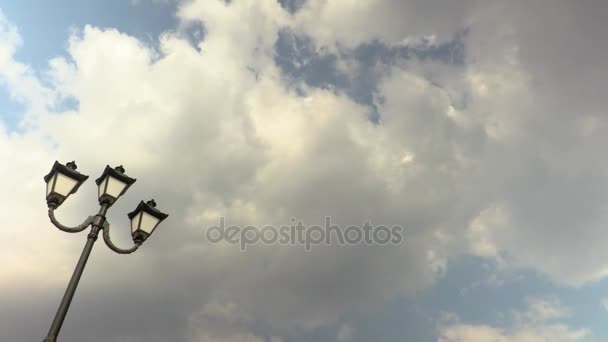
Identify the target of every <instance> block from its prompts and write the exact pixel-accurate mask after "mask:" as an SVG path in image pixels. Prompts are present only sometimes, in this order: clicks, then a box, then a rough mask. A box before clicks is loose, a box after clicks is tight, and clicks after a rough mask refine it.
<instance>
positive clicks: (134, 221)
mask: <svg viewBox="0 0 608 342" xmlns="http://www.w3.org/2000/svg"><path fill="white" fill-rule="evenodd" d="M141 213H142V212H141V211H140V212H139V213H138V214H137V215H135V216H133V218H132V219H131V233H134V232H135V231H136V230H137V227H138V226H139V218H140V217H141Z"/></svg>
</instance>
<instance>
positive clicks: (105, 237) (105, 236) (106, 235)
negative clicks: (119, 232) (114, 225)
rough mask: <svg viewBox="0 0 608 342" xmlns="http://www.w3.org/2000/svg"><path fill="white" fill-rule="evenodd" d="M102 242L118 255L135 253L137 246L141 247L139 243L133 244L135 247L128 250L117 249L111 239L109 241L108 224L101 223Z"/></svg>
mask: <svg viewBox="0 0 608 342" xmlns="http://www.w3.org/2000/svg"><path fill="white" fill-rule="evenodd" d="M103 241H105V242H106V245H107V246H108V247H109V248H110V249H111V250H113V251H114V252H116V253H118V254H131V253H133V252H135V251H136V250H137V249H138V248H139V246H141V243H137V242H136V243H135V245H134V246H133V247H131V248H129V249H122V248H120V247H117V246H116V245H115V244H114V243H113V242H112V239H110V224H109V223H108V222H104V223H103Z"/></svg>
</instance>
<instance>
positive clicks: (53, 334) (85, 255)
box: [44, 204, 108, 342]
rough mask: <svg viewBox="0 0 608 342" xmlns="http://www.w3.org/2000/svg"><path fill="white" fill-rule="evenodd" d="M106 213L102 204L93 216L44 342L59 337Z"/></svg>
mask: <svg viewBox="0 0 608 342" xmlns="http://www.w3.org/2000/svg"><path fill="white" fill-rule="evenodd" d="M107 211H108V205H106V204H103V205H102V206H101V208H99V213H98V214H97V216H95V221H93V225H92V227H91V232H90V233H89V235H88V236H87V243H86V244H85V245H84V249H83V250H82V254H81V255H80V259H79V260H78V263H77V264H76V268H75V269H74V273H73V274H72V279H70V283H69V284H68V287H67V289H66V290H65V294H64V295H63V299H62V300H61V304H59V308H58V309H57V313H56V314H55V319H54V320H53V323H52V324H51V328H50V329H49V333H48V334H47V336H46V338H45V339H44V342H56V341H57V335H59V331H60V330H61V326H62V325H63V321H64V320H65V316H66V314H67V313H68V309H69V308H70V304H71V303H72V298H74V293H75V292H76V287H77V286H78V282H79V281H80V277H81V276H82V272H83V271H84V267H85V266H86V264H87V260H89V255H91V250H92V249H93V245H94V244H95V241H96V240H97V236H98V235H99V231H100V230H101V229H102V228H103V223H104V221H105V219H106V217H105V215H106V212H107Z"/></svg>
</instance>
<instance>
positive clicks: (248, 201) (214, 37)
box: [0, 0, 608, 341]
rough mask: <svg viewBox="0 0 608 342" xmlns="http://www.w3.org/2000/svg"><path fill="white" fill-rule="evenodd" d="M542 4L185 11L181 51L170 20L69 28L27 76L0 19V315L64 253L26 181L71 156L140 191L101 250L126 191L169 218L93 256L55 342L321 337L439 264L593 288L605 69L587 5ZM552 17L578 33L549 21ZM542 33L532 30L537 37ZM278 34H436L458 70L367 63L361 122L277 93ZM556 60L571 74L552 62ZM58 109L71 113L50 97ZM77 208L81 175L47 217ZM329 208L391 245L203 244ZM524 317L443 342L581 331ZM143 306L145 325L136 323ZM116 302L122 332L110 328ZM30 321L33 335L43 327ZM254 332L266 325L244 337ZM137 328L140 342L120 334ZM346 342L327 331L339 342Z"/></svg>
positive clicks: (355, 40)
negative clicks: (60, 51)
mask: <svg viewBox="0 0 608 342" xmlns="http://www.w3.org/2000/svg"><path fill="white" fill-rule="evenodd" d="M543 4H544V5H545V6H546V7H551V9H550V10H549V11H548V12H546V13H545V12H543V13H545V15H544V16H543V17H542V18H541V19H539V18H537V17H536V16H534V15H533V14H532V13H533V11H526V10H525V9H526V7H525V6H524V5H523V2H518V1H515V2H509V4H501V5H496V4H485V3H474V2H472V1H462V2H461V1H453V2H450V3H449V4H447V5H446V4H445V3H442V4H441V5H440V4H439V3H436V2H428V1H424V2H420V1H379V0H378V1H369V2H365V3H356V2H352V1H332V2H322V1H315V0H309V1H307V2H306V3H304V4H303V5H302V7H301V8H300V9H299V10H297V11H296V12H295V13H293V14H290V13H289V12H288V11H286V10H285V9H284V8H282V7H281V5H280V4H279V3H277V2H274V1H253V0H246V1H234V2H224V1H191V2H184V3H181V4H180V8H179V11H178V13H177V14H178V16H179V18H180V19H181V20H182V24H183V25H185V26H184V27H186V26H187V25H189V24H192V23H200V24H202V25H203V26H204V28H205V36H204V39H203V40H201V41H200V42H196V44H191V42H190V41H189V40H188V39H186V38H185V33H184V32H181V31H180V30H179V29H177V30H176V31H175V32H167V33H166V34H164V35H163V36H162V37H159V41H160V43H159V46H158V47H151V46H148V45H146V44H145V43H143V42H142V41H141V40H139V39H137V38H135V37H132V36H128V35H126V34H124V33H121V32H120V31H119V30H116V29H100V28H97V27H93V26H85V27H84V28H82V29H81V30H79V31H78V32H77V33H75V34H74V35H72V36H71V37H70V38H69V41H68V45H67V54H68V56H67V57H61V58H55V59H52V60H51V61H50V62H49V66H48V70H46V71H45V72H41V73H40V75H41V76H40V75H38V74H36V73H34V72H32V71H31V70H30V69H29V68H28V67H27V66H26V65H24V64H22V63H19V62H18V61H16V60H15V58H14V53H15V50H16V49H17V48H18V46H19V44H20V38H19V35H18V33H17V30H16V28H14V26H11V25H10V24H9V23H8V22H7V21H6V20H5V19H3V18H2V17H0V66H1V67H0V79H1V80H2V82H3V84H5V85H6V86H7V88H8V89H9V92H10V94H11V95H12V96H13V97H14V98H15V99H17V100H18V101H21V102H23V103H24V104H25V105H26V108H27V113H26V114H25V116H24V121H23V123H24V127H27V130H25V131H24V132H22V133H6V132H5V130H3V131H2V134H1V135H0V157H2V158H3V160H10V161H11V163H10V167H4V168H2V169H0V176H1V177H0V182H2V183H1V184H2V188H3V189H7V190H6V191H8V192H9V193H11V194H12V197H11V201H10V202H8V201H7V203H5V207H6V208H8V210H7V212H8V214H7V215H6V216H5V217H3V220H4V222H5V223H6V226H8V227H11V228H9V229H7V230H3V231H1V232H0V236H2V238H3V241H11V242H12V243H11V244H10V246H9V247H8V248H5V249H3V250H1V251H0V256H2V257H1V258H0V266H1V267H0V275H2V276H1V277H0V279H1V280H0V288H2V289H3V291H4V292H5V293H16V294H17V295H16V296H14V297H12V298H9V297H6V298H2V299H0V302H1V303H2V306H3V307H17V306H18V305H17V303H18V302H19V301H18V300H16V299H14V298H21V297H19V296H23V295H24V293H25V292H27V290H31V289H32V288H34V289H37V291H43V292H44V291H46V292H45V293H44V294H45V295H47V297H48V296H51V297H52V295H56V296H59V295H60V292H61V290H62V287H63V286H64V284H63V280H65V279H66V278H67V277H68V275H69V272H70V270H71V266H72V263H71V260H72V259H74V258H75V255H76V254H77V253H78V249H79V248H80V245H81V243H83V240H84V237H83V236H77V237H74V236H64V235H65V234H61V233H58V232H55V231H52V230H51V229H50V228H49V227H48V226H49V224H48V223H47V219H46V218H45V212H44V210H45V208H44V200H43V198H42V197H43V196H42V193H43V191H44V190H43V189H44V187H43V184H42V181H41V176H42V175H43V174H44V173H45V172H46V171H48V170H47V168H48V167H50V165H51V164H52V162H53V161H54V160H55V159H58V160H61V161H67V160H72V159H74V160H77V161H78V162H79V165H80V170H81V171H83V172H84V173H90V174H91V175H92V176H96V174H94V173H95V172H96V171H101V170H102V168H103V166H105V163H108V164H110V165H117V164H124V165H125V168H126V169H127V173H128V174H129V175H132V176H135V177H137V178H138V179H139V180H138V183H136V185H135V186H133V187H132V189H130V190H129V193H128V194H127V196H126V197H125V198H124V199H121V201H120V202H119V203H117V204H116V206H115V207H114V208H113V209H112V213H111V214H110V221H111V223H113V224H116V227H115V228H113V230H112V231H113V233H115V234H117V237H116V240H117V243H120V244H124V245H126V244H128V243H129V238H128V232H127V231H126V223H127V221H126V218H125V217H124V216H125V215H124V213H126V212H128V211H130V210H131V209H132V208H133V207H134V205H135V204H136V203H137V202H138V201H139V199H147V198H149V197H152V196H156V199H157V202H158V203H159V208H161V209H163V210H165V211H167V212H169V213H170V214H171V216H170V218H169V219H168V220H167V221H166V222H165V223H163V226H162V227H160V228H159V231H158V232H157V233H156V234H155V236H153V237H152V238H151V239H150V240H149V241H147V242H146V245H145V246H144V247H143V248H142V250H141V252H138V253H136V254H135V255H132V256H129V257H124V256H116V255H112V254H110V253H109V252H107V251H105V250H104V249H103V248H96V249H95V255H96V261H95V263H94V264H91V265H90V266H89V269H87V274H86V277H85V279H84V280H83V284H82V289H79V291H81V292H80V293H79V295H80V296H79V298H82V299H80V300H81V301H80V302H79V304H78V303H75V307H74V308H73V310H75V312H76V313H79V315H76V314H75V316H73V317H71V322H73V323H70V324H71V327H67V326H66V328H67V330H66V331H65V334H66V340H67V339H72V340H83V339H84V338H85V337H84V336H87V338H88V340H90V341H96V340H104V341H108V340H109V341H121V340H123V341H124V340H125V339H135V340H137V338H145V339H146V340H147V341H166V340H177V341H181V340H193V341H196V340H202V341H265V340H269V339H270V340H271V341H276V340H278V339H279V337H276V336H282V333H283V332H285V331H288V330H289V329H292V328H294V327H295V328H299V329H304V330H307V329H308V330H310V329H316V328H319V327H326V326H333V325H336V324H338V323H339V322H340V318H341V317H342V316H344V315H345V314H347V313H352V312H355V311H359V310H374V309H377V308H379V307H381V306H382V305H383V304H384V303H386V302H387V301H390V300H392V299H394V298H396V297H399V296H407V295H412V294H415V293H417V291H420V290H421V289H424V288H427V287H428V286H430V285H431V284H433V283H434V282H435V281H436V279H437V278H438V276H440V275H441V274H442V272H443V271H444V270H445V268H446V267H447V264H448V263H447V260H449V258H450V257H451V256H454V255H459V254H461V253H473V254H477V255H481V256H484V257H488V258H497V259H500V261H501V264H503V265H511V266H515V267H532V268H535V269H538V270H540V271H542V272H545V273H546V274H549V275H550V276H552V277H553V278H554V279H555V280H557V281H560V282H563V283H566V284H571V285H580V284H584V283H585V282H587V281H589V280H593V279H599V278H601V277H603V276H604V275H605V274H606V264H605V262H604V261H603V260H605V259H606V258H605V257H606V256H608V255H606V253H607V252H606V251H605V248H603V245H602V241H603V240H604V238H605V237H607V235H606V233H605V229H603V228H602V225H601V223H602V222H604V221H605V210H604V209H605V208H604V203H605V199H606V198H605V193H606V192H605V191H604V190H605V189H604V188H605V186H606V166H607V164H606V163H605V162H604V161H603V160H602V159H601V158H598V157H597V156H601V152H602V146H603V145H604V144H605V142H606V141H605V137H604V134H603V132H604V131H605V128H606V127H605V126H606V120H605V117H604V116H603V114H602V113H603V112H602V106H601V104H602V100H603V99H602V98H601V96H599V95H598V91H597V89H601V84H600V83H599V82H600V80H603V79H605V77H603V76H604V75H603V72H602V71H601V70H604V69H606V68H599V69H601V70H599V71H598V68H597V66H602V65H604V64H605V62H603V61H605V60H608V59H602V58H601V56H604V55H605V53H606V49H605V47H602V46H596V45H595V44H593V43H591V42H592V41H598V40H600V39H601V37H602V35H601V32H600V33H598V31H601V27H602V26H601V24H595V23H596V22H599V23H601V21H602V17H601V15H600V14H599V13H602V10H604V8H605V7H603V6H602V4H601V3H599V2H596V3H594V2H589V7H585V9H582V7H583V6H581V7H576V6H575V5H571V4H566V3H565V2H559V3H558V4H556V5H553V4H552V5H548V3H543ZM592 5H594V6H596V7H595V10H591V9H590V8H592ZM534 6H539V5H534ZM533 8H534V10H536V11H540V10H541V9H544V7H542V6H541V7H533ZM344 13H348V14H349V15H344ZM587 15H593V16H595V15H598V16H599V18H600V19H599V20H586V19H584V18H586V16H587ZM370 18H378V19H377V20H374V22H377V23H378V25H370ZM564 20H565V21H567V22H568V21H570V22H580V21H584V22H587V21H589V23H588V24H586V25H580V26H577V25H574V24H572V25H570V26H568V27H566V28H562V27H561V26H560V25H558V24H559V23H560V22H564ZM544 24H547V25H549V27H551V28H552V30H549V33H547V36H548V38H551V39H544V37H541V36H539V34H540V33H538V32H540V30H537V29H538V28H539V27H544V26H543V25H544ZM284 28H289V29H290V30H294V31H295V32H297V33H298V34H302V35H305V36H308V37H310V39H312V40H313V41H314V42H315V43H316V44H317V46H330V47H331V46H333V47H337V46H346V47H347V48H356V47H357V46H358V45H359V44H362V43H366V42H371V41H372V40H378V41H379V42H380V44H393V45H394V44H405V43H404V42H403V40H406V43H407V42H408V41H412V39H413V40H419V39H422V38H421V37H429V36H435V37H436V38H435V39H436V40H437V41H446V40H449V39H450V38H451V37H453V36H454V35H455V34H458V33H461V32H463V31H466V32H467V33H466V35H465V36H464V37H465V38H463V39H464V42H465V46H466V58H465V61H464V65H445V63H441V62H437V61H425V60H416V61H411V60H403V61H399V62H398V63H396V64H394V65H393V64H391V65H384V66H381V67H380V68H378V69H379V70H381V74H380V75H377V76H378V77H377V84H375V86H376V88H375V90H374V92H373V95H374V96H373V105H374V106H375V107H376V109H377V111H378V115H379V120H378V122H371V121H370V120H369V119H368V113H369V110H370V108H368V107H366V105H364V104H361V103H360V102H357V101H355V100H354V99H353V98H351V97H350V96H349V95H348V94H347V93H346V92H345V91H343V90H341V89H339V88H338V89H336V88H331V87H327V88H316V87H311V86H309V85H307V84H305V83H304V82H300V81H298V80H296V81H293V80H287V79H286V77H285V75H283V74H282V72H281V68H279V67H278V66H277V65H276V60H275V58H274V57H275V54H276V51H275V49H276V42H277V39H278V37H279V34H280V32H281V30H282V29H284ZM545 32H547V31H545ZM560 37H568V39H566V40H565V41H566V42H567V44H563V46H562V44H561V42H562V40H561V38H560ZM586 37H590V38H589V39H588V40H586V39H584V38H586ZM598 37H599V38H598ZM539 42H543V44H540V43H539ZM570 44H572V46H570ZM582 51H589V52H590V53H588V54H587V53H583V52H582ZM591 52H592V53H591ZM337 56H338V58H342V57H344V56H342V55H337ZM539 56H540V57H539ZM598 56H599V57H598ZM578 58H584V59H583V61H585V62H584V63H580V64H577V65H580V70H578V71H579V72H577V70H574V69H575V68H572V67H570V63H571V62H572V61H573V60H577V59H578ZM339 62H340V63H338V65H340V66H341V67H340V70H339V71H340V72H344V73H348V72H351V71H352V70H353V69H352V64H349V63H350V62H352V61H349V60H347V59H346V57H345V59H343V60H340V61H339ZM606 70H608V69H606ZM558 71H559V72H558ZM562 72H563V73H562ZM294 82H295V84H294ZM68 98H69V99H73V100H74V101H75V102H77V104H78V105H77V106H75V107H74V108H62V106H57V103H58V102H60V101H61V100H62V99H68ZM94 196H95V190H94V188H93V186H92V184H87V185H85V186H84V187H83V188H82V190H81V191H80V193H79V194H78V195H77V196H74V197H75V198H74V199H71V200H70V201H69V202H68V203H66V205H65V207H62V208H61V209H62V210H61V215H62V219H65V220H67V221H70V222H76V221H77V220H78V218H79V215H81V214H82V213H87V214H88V212H91V211H93V210H95V201H94V198H95V197H94ZM35 203H38V204H35ZM327 215H330V216H332V218H333V219H334V221H335V222H336V223H339V224H341V225H344V226H347V225H348V224H362V223H363V222H365V221H368V220H371V221H372V222H376V223H383V224H401V225H404V226H405V227H406V240H405V242H404V244H403V245H400V246H388V247H382V248H379V247H373V246H358V247H348V248H343V247H339V246H320V247H319V248H317V249H314V251H313V253H306V252H304V251H303V250H300V249H297V248H293V247H289V246H255V247H254V248H252V249H251V250H249V251H248V252H247V254H244V253H241V252H240V251H239V250H238V248H230V246H226V245H223V244H210V243H207V242H206V241H205V240H204V229H205V227H209V226H210V225H213V224H216V223H217V219H218V217H219V216H225V217H226V218H227V220H229V221H231V223H232V224H239V225H249V224H251V225H257V226H263V225H265V224H275V225H280V224H286V223H288V222H289V218H290V217H292V216H293V217H297V218H299V219H302V220H304V221H305V222H306V223H307V224H315V223H316V224H318V223H322V222H323V219H324V217H325V216H327ZM81 216H82V218H84V216H86V215H81ZM120 226H123V227H122V228H123V229H124V230H121V229H119V227H120ZM23 232H35V233H27V234H25V235H24V234H23ZM548 241H549V243H548ZM51 246H52V247H51ZM98 247H99V246H98ZM123 258H126V259H123ZM41 264H44V265H45V267H44V268H42V267H40V266H39V265H41ZM50 270H52V271H50ZM24 284H26V285H24ZM47 288H51V289H52V291H54V293H53V294H52V295H51V294H50V293H49V292H50V290H45V289H47ZM100 292H103V293H104V295H103V296H102V295H100V294H99V293H100ZM87 295H89V297H87ZM85 298H86V299H85ZM135 303H136V305H135ZM542 303H544V304H542V305H541V304H538V303H536V304H534V303H532V304H531V306H530V310H532V311H527V314H528V313H529V314H531V315H534V316H533V317H536V318H538V319H537V322H536V323H538V324H536V325H533V326H532V325H526V324H523V323H522V324H519V323H518V324H515V325H514V326H513V327H512V329H510V328H509V329H507V330H505V329H502V328H495V327H492V326H479V325H467V324H453V325H450V326H449V327H446V329H445V330H444V331H443V335H444V337H443V338H445V339H447V340H446V341H452V340H455V341H458V340H459V339H460V340H466V341H475V340H474V338H478V339H479V338H482V337H483V336H485V337H487V338H484V339H482V340H488V338H494V339H496V340H501V339H503V340H507V339H509V340H511V339H514V340H517V339H518V338H519V339H521V340H522V341H523V340H525V338H528V340H532V341H535V340H541V341H542V340H543V339H542V338H544V339H545V340H552V341H559V339H553V337H555V338H557V336H561V338H562V340H564V341H570V340H576V339H580V338H582V337H584V336H587V335H586V332H585V331H582V330H576V329H572V328H569V327H567V326H563V325H560V324H553V323H548V321H550V320H552V319H554V318H560V317H562V316H561V315H558V313H559V312H561V311H559V310H557V309H555V308H556V305H554V304H555V303H545V302H542ZM43 304H44V305H45V309H44V310H47V309H46V305H47V304H48V303H46V302H44V303H43ZM537 304H538V305H537ZM545 304H546V305H545ZM40 305H42V304H40ZM48 305H49V306H53V304H52V303H51V304H48ZM159 305H162V307H163V308H164V309H165V312H157V310H154V308H157V307H158V306H159ZM93 307H95V308H97V310H89V309H90V308H93ZM142 308H144V309H146V310H143V312H145V313H146V314H145V315H142V314H141V313H142ZM53 309H54V307H53ZM21 310H23V308H22V309H21ZM44 310H43V311H44ZM534 310H536V311H534ZM556 310H557V311H556ZM48 311H51V310H48ZM119 311H120V312H121V315H120V316H124V315H126V316H128V317H130V318H129V319H128V320H124V321H121V320H117V319H112V318H111V317H113V316H114V314H115V313H116V312H119ZM49 315H50V314H49ZM0 317H2V316H0ZM101 317H105V318H106V319H107V320H108V321H107V323H108V324H112V326H113V327H114V329H112V332H111V334H112V336H108V335H107V334H108V329H106V328H105V327H107V326H108V324H105V327H102V326H96V325H92V324H90V323H88V324H87V322H88V321H98V320H99V319H100V318H101ZM108 317H110V318H108ZM526 317H527V316H526ZM539 317H540V318H539ZM529 318H530V317H528V318H527V319H529ZM33 319H44V318H33ZM4 321H6V322H8V321H9V320H4ZM211 321H213V322H216V321H217V322H221V324H219V323H218V324H214V325H213V326H214V327H217V326H218V325H219V326H223V327H224V328H225V329H220V330H213V329H211V328H210V326H211V325H210V324H209V322H211ZM152 322H156V323H158V322H162V324H161V323H159V324H153V325H152V326H150V325H151V323H152ZM7 324H9V323H7ZM35 324H36V326H37V327H40V329H43V328H44V324H45V321H44V320H42V321H41V322H39V321H38V320H37V321H36V323H35ZM256 324H264V325H265V326H267V327H269V328H268V329H269V330H272V331H273V334H266V335H264V334H260V333H259V332H257V331H253V330H252V327H253V326H256ZM144 325H146V326H150V329H149V331H148V330H147V331H146V332H142V331H141V330H139V329H137V328H136V327H137V326H144ZM275 332H276V334H275ZM24 334H27V333H24ZM142 334H144V335H145V336H143V337H142ZM352 334H353V331H352V329H350V328H349V326H348V325H344V326H342V327H341V328H340V329H339V330H338V336H337V337H338V338H339V339H341V340H348V338H350V337H352V336H351V335H352ZM38 335H39V334H35V335H33V337H32V338H36V337H37V336H38ZM23 336H29V335H23ZM273 336H274V337H273ZM340 336H342V337H340ZM480 336H482V337H480ZM68 337H69V338H68ZM469 337H470V338H469ZM273 338H274V340H273ZM20 339H24V338H20ZM25 339H27V338H25ZM450 339H452V340H450ZM490 340H491V339H490Z"/></svg>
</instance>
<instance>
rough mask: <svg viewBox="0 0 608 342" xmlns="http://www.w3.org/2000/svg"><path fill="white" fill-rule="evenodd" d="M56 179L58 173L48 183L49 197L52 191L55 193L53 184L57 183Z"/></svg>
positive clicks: (47, 193)
mask: <svg viewBox="0 0 608 342" xmlns="http://www.w3.org/2000/svg"><path fill="white" fill-rule="evenodd" d="M55 177H57V173H55V174H54V175H53V177H51V179H49V181H48V182H47V183H46V195H47V196H48V195H49V194H50V193H51V191H53V182H54V181H55Z"/></svg>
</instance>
